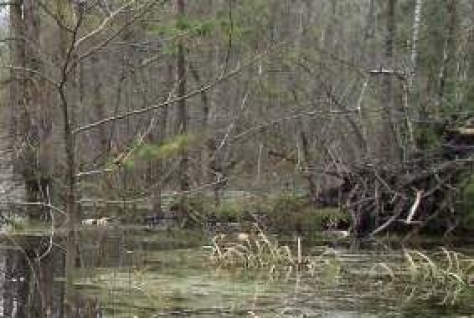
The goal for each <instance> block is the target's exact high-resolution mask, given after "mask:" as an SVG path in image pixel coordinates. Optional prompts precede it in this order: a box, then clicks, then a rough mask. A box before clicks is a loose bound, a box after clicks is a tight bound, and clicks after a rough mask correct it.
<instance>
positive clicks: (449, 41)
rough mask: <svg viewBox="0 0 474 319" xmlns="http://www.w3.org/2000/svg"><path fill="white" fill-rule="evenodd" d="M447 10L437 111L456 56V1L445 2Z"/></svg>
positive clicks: (443, 96)
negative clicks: (447, 16) (447, 20)
mask: <svg viewBox="0 0 474 319" xmlns="http://www.w3.org/2000/svg"><path fill="white" fill-rule="evenodd" d="M447 10H448V14H449V22H448V25H447V32H448V34H447V36H446V39H445V43H444V49H443V60H442V62H441V67H440V71H439V81H438V110H437V113H438V114H439V111H440V109H439V107H441V106H442V105H443V100H444V98H445V95H446V83H447V82H449V80H450V77H451V76H452V71H451V65H452V62H453V61H454V59H455V56H456V47H455V40H456V27H457V0H447Z"/></svg>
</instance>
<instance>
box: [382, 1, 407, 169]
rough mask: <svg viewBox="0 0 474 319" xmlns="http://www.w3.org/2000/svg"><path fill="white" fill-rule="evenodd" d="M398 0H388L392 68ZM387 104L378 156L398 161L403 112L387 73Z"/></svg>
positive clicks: (388, 49)
mask: <svg viewBox="0 0 474 319" xmlns="http://www.w3.org/2000/svg"><path fill="white" fill-rule="evenodd" d="M396 4H397V1H396V0H388V2H387V24H386V37H385V62H386V65H387V68H388V69H389V70H392V69H393V67H394V51H395V50H394V44H395V36H396V19H395V14H396ZM383 86H384V90H383V93H384V99H385V105H384V109H383V111H382V118H381V123H380V124H379V127H380V132H381V133H380V137H379V138H378V141H377V143H378V148H377V149H378V154H377V157H378V159H379V160H382V161H383V162H386V163H390V162H394V161H395V162H397V161H399V159H400V154H399V153H400V152H399V145H398V144H399V138H398V133H399V132H398V129H397V126H398V123H397V122H398V121H399V117H400V116H399V114H403V113H400V112H397V111H399V109H398V108H397V110H395V109H394V108H395V103H394V96H393V95H394V94H393V77H392V76H390V75H385V76H384V79H383Z"/></svg>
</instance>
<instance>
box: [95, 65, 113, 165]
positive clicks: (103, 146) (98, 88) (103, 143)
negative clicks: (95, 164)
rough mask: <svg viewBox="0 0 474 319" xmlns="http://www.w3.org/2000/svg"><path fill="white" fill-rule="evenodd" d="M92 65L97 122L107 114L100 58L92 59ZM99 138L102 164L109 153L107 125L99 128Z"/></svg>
mask: <svg viewBox="0 0 474 319" xmlns="http://www.w3.org/2000/svg"><path fill="white" fill-rule="evenodd" d="M91 64H92V68H93V70H95V71H93V72H92V77H93V78H92V82H93V86H94V88H93V94H92V96H93V97H94V100H93V105H94V110H95V116H96V118H97V120H98V121H99V120H101V119H104V118H105V116H106V112H105V103H104V99H103V96H102V82H101V79H100V73H99V72H98V71H97V70H100V66H99V58H98V57H97V56H93V57H92V58H91ZM98 138H99V145H100V146H99V149H100V151H99V157H100V158H101V160H100V162H101V163H102V162H103V161H104V160H105V159H106V156H107V152H108V149H109V138H108V135H107V130H106V126H105V125H101V126H100V127H99V128H98Z"/></svg>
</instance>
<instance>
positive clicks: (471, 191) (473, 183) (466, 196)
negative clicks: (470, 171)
mask: <svg viewBox="0 0 474 319" xmlns="http://www.w3.org/2000/svg"><path fill="white" fill-rule="evenodd" d="M458 210H459V213H460V216H461V223H460V226H461V228H462V229H463V230H467V231H469V230H474V180H472V179H471V180H470V182H469V183H468V185H467V186H466V188H465V189H464V193H463V201H462V202H461V204H460V205H459V207H458Z"/></svg>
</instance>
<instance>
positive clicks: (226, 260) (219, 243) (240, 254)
mask: <svg viewBox="0 0 474 319" xmlns="http://www.w3.org/2000/svg"><path fill="white" fill-rule="evenodd" d="M232 237H233V236H231V235H225V234H219V235H216V236H214V238H213V239H212V243H213V250H212V253H211V256H210V259H211V262H213V263H216V264H218V265H220V266H231V267H245V268H272V267H274V266H279V265H280V266H281V265H296V264H297V260H296V258H295V257H294V256H293V254H292V252H291V250H290V248H289V247H288V246H287V245H280V244H279V243H278V241H276V240H273V239H270V238H269V237H268V236H267V235H266V234H265V233H264V232H263V231H262V230H261V229H260V227H259V226H258V225H257V224H254V230H253V231H252V232H251V234H250V235H247V234H245V235H242V234H239V236H237V237H236V238H232Z"/></svg>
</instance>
